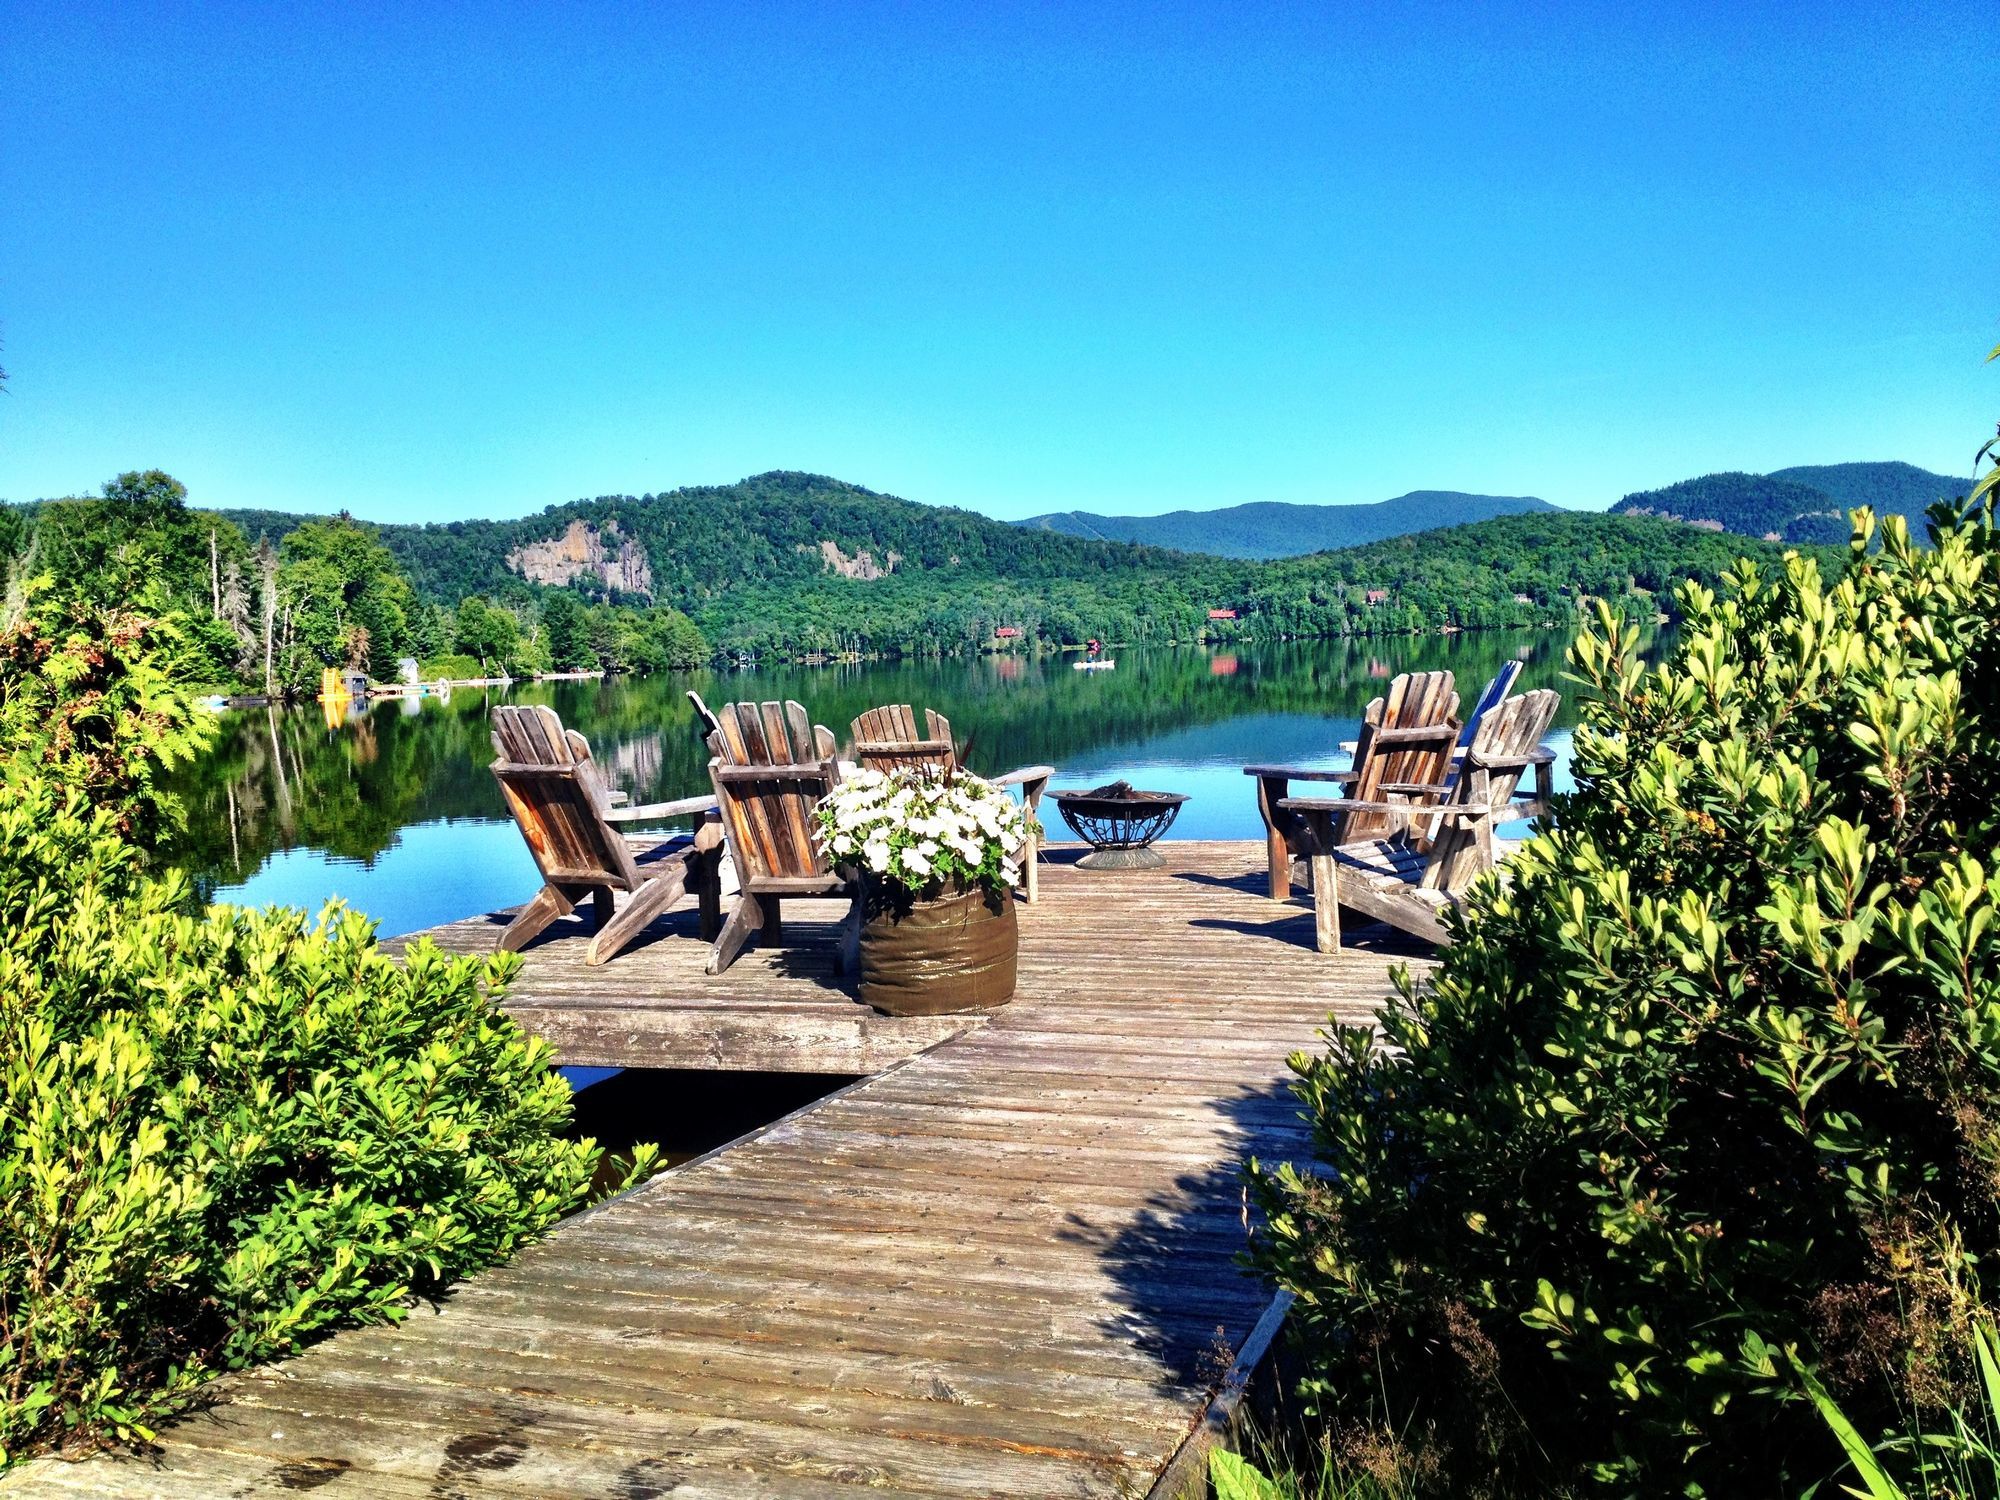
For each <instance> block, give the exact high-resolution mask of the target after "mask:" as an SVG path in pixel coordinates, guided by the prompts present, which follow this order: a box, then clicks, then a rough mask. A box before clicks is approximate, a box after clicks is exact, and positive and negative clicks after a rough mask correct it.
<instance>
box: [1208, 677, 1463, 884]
mask: <svg viewBox="0 0 2000 1500" xmlns="http://www.w3.org/2000/svg"><path fill="white" fill-rule="evenodd" d="M1457 712H1458V692H1457V689H1456V686H1455V682H1454V679H1453V677H1452V674H1451V673H1449V672H1406V673H1404V674H1403V675H1402V676H1400V677H1398V678H1396V679H1395V680H1394V681H1393V682H1391V683H1390V684H1389V691H1388V692H1387V693H1386V694H1385V695H1384V696H1382V697H1380V698H1377V699H1376V700H1375V701H1374V702H1372V703H1370V704H1369V705H1368V708H1367V711H1366V712H1365V713H1364V714H1363V715H1362V718H1361V737H1360V738H1359V739H1358V740H1356V741H1355V747H1354V765H1353V767H1352V769H1350V770H1346V771H1314V770H1307V769H1303V768H1300V767H1297V766H1245V767H1244V768H1243V774H1244V775H1246V776H1254V777H1256V778H1257V810H1258V812H1260V813H1262V814H1263V815H1264V842H1265V852H1266V858H1267V860H1268V862H1269V866H1270V879H1271V899H1272V900H1273V901H1284V900H1288V899H1290V897H1291V893H1292V861H1293V860H1295V859H1304V858H1306V857H1307V856H1308V855H1309V854H1310V852H1311V849H1310V845H1309V842H1308V838H1307V834H1306V830H1305V824H1304V820H1303V819H1302V818H1301V817H1300V816H1299V815H1298V814H1297V813H1293V812H1288V811H1287V810H1286V809H1285V807H1284V805H1283V804H1284V801H1285V799H1286V798H1287V797H1289V796H1290V795H1291V783H1292V782H1294V781H1330V782H1334V783H1336V784H1338V785H1340V786H1341V787H1343V788H1344V789H1345V791H1346V794H1347V796H1348V798H1349V799H1353V800H1358V801H1361V802H1368V803H1372V802H1374V801H1375V800H1376V799H1377V798H1379V797H1380V796H1381V795H1382V794H1383V792H1384V791H1386V790H1387V789H1389V788H1392V787H1404V786H1425V787H1435V786H1437V785H1438V784H1440V783H1441V782H1443V781H1444V779H1445V777H1446V776H1447V775H1448V774H1449V773H1450V769H1451V760H1452V752H1453V750H1454V748H1455V747H1456V745H1457V743H1458V731H1459V723H1458V720H1457V718H1455V717H1454V715H1456V714H1457ZM1389 826H1390V820H1389V819H1388V818H1386V817H1382V816H1379V815H1377V814H1375V813H1372V812H1368V811H1357V813H1356V821H1355V823H1354V825H1353V835H1354V836H1355V837H1357V838H1358V837H1361V836H1363V835H1367V834H1371V833H1375V832H1378V831H1382V830H1385V829H1387V828H1388V827H1389Z"/></svg>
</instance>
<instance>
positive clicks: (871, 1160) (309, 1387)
mask: <svg viewBox="0 0 2000 1500" xmlns="http://www.w3.org/2000/svg"><path fill="white" fill-rule="evenodd" d="M1162 848H1163V852H1165V853H1166V854H1167V855H1168V859H1169V862H1168V866H1167V868H1166V869H1164V870H1161V871H1155V872H1127V873H1120V874H1117V875H1109V876H1094V875H1090V874H1087V873H1085V872H1082V871H1079V870H1077V869H1075V868H1074V864H1073V860H1074V853H1075V851H1073V850H1064V849H1061V848H1058V849H1056V850H1054V851H1052V854H1051V859H1050V863H1049V867H1048V869H1047V870H1046V871H1045V873H1044V876H1043V879H1042V882H1041V890H1042V901H1041V902H1040V904H1038V905H1037V906H1035V907H1032V908H1027V907H1024V908H1022V909H1021V914H1020V916H1021V963H1020V973H1021V985H1020V991H1019V994H1018V996H1017V998H1016V1000H1015V1001H1014V1003H1012V1004H1011V1005H1008V1006H1006V1007H1003V1008H1001V1009H1000V1010H998V1011H996V1012H994V1013H993V1014H992V1015H991V1016H990V1017H973V1018H962V1017H946V1018H928V1024H926V1025H924V1026H915V1027H913V1026H907V1025H900V1024H897V1023H894V1022H892V1021H891V1020H890V1018H887V1017H880V1016H875V1015H874V1014H873V1013H872V1012H869V1011H867V1010H866V1009H865V1008H864V1007H861V1006H860V1005H859V1004H858V1003H857V1002H856V1001H855V999H854V998H853V995H852V992H851V991H850V990H848V989H847V988H845V987H844V985H843V984H842V982H841V981H838V980H836V979H835V978H834V976H833V975H832V972H831V965H830V963H828V962H827V961H826V955H825V953H823V952H821V951H820V948H821V947H822V946H823V945H820V944H818V943H817V942H816V940H817V939H818V938H819V937H820V936H822V935H824V936H825V937H827V938H828V939H830V936H831V931H832V928H831V925H830V922H828V921H827V920H825V914H822V913H809V912H806V911H804V910H801V911H800V912H799V914H798V915H799V917H800V918H801V920H800V921H798V922H796V923H795V922H794V921H793V920H792V918H793V912H792V911H791V910H790V909H789V908H788V910H787V913H786V916H787V928H788V932H789V933H790V934H791V935H792V936H793V937H794V938H798V939H803V940H804V945H803V946H801V947H797V948H779V949H776V950H765V949H761V948H753V949H752V950H751V951H750V952H749V953H748V954H746V955H745V956H744V958H743V959H741V960H739V962H738V963H737V964H736V966H735V967H734V968H732V969H731V970H730V971H729V972H728V974H726V975H723V976H719V977H717V978H715V979H709V978H708V977H707V976H704V975H701V973H700V963H701V954H702V945H701V944H700V943H699V942H698V941H696V940H695V939H694V938H693V937H692V934H691V930H690V931H682V930H681V929H682V927H683V926H684V925H687V923H688V922H689V921H691V919H685V920H684V919H683V917H682V916H680V915H675V916H673V917H670V918H669V919H667V920H666V921H664V922H662V923H660V924H656V930H654V931H652V932H649V933H648V934H647V935H646V937H645V938H644V939H642V940H641V942H640V943H638V944H635V945H634V947H633V948H631V949H630V950H628V951H627V952H626V953H625V954H623V955H621V956H620V957H619V958H618V959H616V960H614V961H613V962H612V963H611V964H608V965H605V966H603V967H602V968H599V969H585V968H584V966H583V965H582V964H581V962H580V957H581V949H582V947H583V941H584V940H583V937H582V935H581V932H580V924H571V925H570V928H565V927H563V926H561V925H559V927H558V928H557V929H556V931H555V934H554V935H553V936H552V937H550V938H549V939H547V940H545V941H544V942H542V943H541V944H538V945H536V946H534V947H532V948H530V950H529V951H528V953H527V954H526V955H525V959H524V964H523V969H522V973H521V977H520V980H519V982H518V983H517V984H516V986H515V987H514V990H513V993H512V994H511V995H510V996H509V998H508V1000H507V1004H508V1007H509V1009H510V1011H511V1012H512V1013H513V1014H515V1015H516V1016H517V1017H519V1018H520V1019H521V1020H522V1022H523V1024H525V1025H528V1026H530V1027H531V1028H533V1029H535V1030H537V1031H539V1032H540V1033H541V1034H543V1035H545V1036H548V1037H549V1038H550V1039H551V1040H552V1041H554V1042H555V1043H556V1045H557V1046H558V1048H559V1050H560V1052H561V1055H562V1058H563V1060H564V1061H565V1062H574V1063H583V1064H601V1065H606V1066H615V1065H619V1064H641V1063H643V1064H645V1065H650V1066H674V1067H709V1068H776V1069H783V1068H785V1067H787V1066H789V1067H792V1068H798V1069H803V1070H810V1071H814V1072H831V1073H842V1072H850V1073H868V1074H874V1075H875V1076H872V1077H869V1078H867V1079H866V1081H864V1082H861V1083H858V1084H856V1085H854V1086H852V1087H850V1088H848V1089H844V1090H842V1091H840V1092H839V1093H836V1094H834V1095H832V1096H830V1097H828V1098H827V1099H825V1100H822V1101H821V1102H820V1103H818V1104H816V1105H814V1106H811V1107H809V1108H808V1109H806V1110H804V1111H802V1112H800V1113H799V1114H797V1115H794V1116H792V1117H789V1118H788V1119H786V1120H784V1121H781V1122H778V1123H777V1124H775V1125H773V1126H771V1127H768V1128H766V1129H764V1130H762V1131H760V1132H756V1133H754V1134H753V1135H752V1136H750V1137H747V1138H745V1139H744V1140H743V1141H741V1142H738V1143H735V1144H733V1145H731V1146H729V1147H726V1148H724V1149H722V1150H720V1151H718V1152H713V1153H710V1154H709V1155H707V1156H705V1157H701V1158H698V1159H697V1160H695V1161H693V1162H690V1163H688V1164H686V1165H684V1166H682V1167H679V1168H676V1169H674V1170H672V1171H669V1172H666V1173H663V1174H661V1175H660V1176H658V1177H656V1178H654V1179H653V1180H652V1181H651V1182H648V1183H647V1184H645V1185H644V1186H642V1187H640V1188H638V1189H636V1190H635V1191H633V1192H631V1193H629V1194H627V1195H625V1196H624V1197H622V1198H619V1199H616V1200H613V1201H612V1202H610V1203H607V1204H603V1205H600V1206H599V1207H597V1208H596V1209H593V1210H590V1211H589V1212H586V1213H584V1214H581V1215H578V1216H577V1217H576V1218H574V1219H572V1220H570V1221H568V1222H566V1223H565V1224H563V1225H562V1226H560V1227H559V1228H558V1229H557V1230H556V1231H555V1232H554V1233H553V1234H551V1235H550V1236H548V1237H547V1238H546V1239H544V1240H543V1241H542V1242H540V1243H539V1244H536V1245H533V1246H530V1247H528V1248H527V1249H525V1250H524V1251H522V1252H521V1253H520V1254H519V1255H517V1256H516V1257H515V1258H514V1259H513V1260H512V1261H511V1262H509V1263H508V1264H507V1265H504V1266H499V1267H495V1268H494V1269H492V1270H490V1271H488V1272H486V1273H484V1274H483V1275H481V1276H478V1277H475V1278H473V1279H472V1280H471V1281H469V1282H467V1283H465V1284H464V1285H463V1286H461V1287H460V1288H458V1289H456V1290H455V1291H454V1292H453V1293H451V1294H450V1295H448V1296H447V1297H445V1298H444V1299H443V1300H442V1302H441V1303H440V1304H439V1305H436V1306H425V1307H422V1308H419V1309H417V1310H415V1311H414V1312H413V1313H412V1315H411V1317H410V1318H409V1319H408V1320H407V1321H406V1322H404V1323H403V1324H400V1325H397V1326H394V1327H383V1328H368V1329H356V1330H352V1331H349V1332H346V1333H342V1334H338V1335H336V1336H334V1337H333V1338H331V1339H329V1340H327V1341H325V1342H324V1343H322V1344H320V1345H319V1346H317V1347H316V1348H314V1349H310V1350H307V1351H306V1352H305V1353H303V1354H301V1355H299V1356H298V1357H296V1358H294V1359H291V1360H288V1361H285V1362H283V1363H282V1364H279V1365H275V1366H271V1367H268V1368H266V1369H262V1370H258V1371H254V1372H251V1373H248V1374H245V1375H241V1376H236V1377H231V1378H229V1379H227V1380H225V1381H221V1382H218V1383H217V1385H216V1386H215V1387H213V1388H211V1395H212V1397H213V1400H212V1401H211V1402H209V1403H207V1404H205V1406H204V1408H203V1409H201V1410H198V1411H196V1412H193V1413H191V1414H189V1415H188V1416H186V1417H184V1418H182V1419H180V1420H179V1421H177V1422H175V1423H173V1424H171V1425H169V1426H168V1427H167V1428H166V1429H165V1430H164V1431H163V1432H162V1433H161V1435H160V1445H159V1448H158V1451H157V1452H156V1453H155V1454H153V1455H151V1456H149V1457H143V1458H141V1457H131V1456H123V1457H100V1458H97V1459H94V1460H89V1461H86V1462H82V1463H76V1464H70V1463H63V1462H58V1461H43V1462H40V1463H36V1464H32V1465H28V1466H26V1467H25V1468H23V1469H22V1470H20V1471H18V1472H16V1473H15V1474H13V1475H11V1476H9V1477H8V1479H7V1480H5V1481H0V1494H4V1496H5V1497H6V1500H16V1497H18V1496H32V1495H50V1496H53V1495H76V1494H91V1495H105V1496H132V1497H138V1496H160V1497H173V1500H184V1497H185V1500H191V1497H195V1496H202V1497H206V1496H210V1495H225V1494H226V1495H231V1496H252V1495H267V1494H268V1495H280V1494H292V1493H297V1492H298V1491H300V1490H316V1491H322V1492H324V1493H325V1494H326V1495H327V1496H329V1497H334V1500H340V1497H348V1496H352V1497H357V1500H359V1497H368V1496H377V1495H380V1496H385V1497H392V1500H393V1497H404V1496H408V1497H417V1496H422V1497H425V1500H472V1497H476V1496H485V1495H491V1496H504V1497H514V1496H527V1495H576V1496H606V1497H620V1500H634V1497H651V1496H665V1495H675V1496H688V1497H696V1500H698V1497H704V1496H721V1495H730V1496H745V1497H752V1500H754V1497H760V1496H762V1497H771V1500H790V1497H793V1496H804V1495H825V1496H831V1497H838V1496H841V1495H845V1494H849V1493H853V1494H857V1495H858V1494H860V1493H862V1492H864V1491H865V1492H867V1493H868V1494H871V1495H904V1496H911V1497H915V1496H930V1497H937V1496H957V1497H966V1496H998V1495H1007V1496H1024V1495H1037V1496H1040V1495H1047V1496H1075V1497H1106V1500H1110V1497H1129V1496H1138V1495H1145V1494H1147V1493H1148V1492H1149V1490H1150V1489H1151V1487H1152V1486H1153V1484H1154V1483H1155V1481H1156V1480H1157V1479H1158V1478H1159V1476H1160V1475H1161V1474H1162V1473H1163V1472H1165V1471H1166V1469H1167V1467H1168V1465H1169V1464H1170V1463H1171V1461H1172V1459H1173V1457H1174V1454H1175V1452H1176V1450H1177V1449H1178V1447H1179V1445H1180V1444H1181V1442H1182V1441H1183V1439H1184V1438H1185V1437H1186V1436H1187V1435H1188V1434H1189V1432H1191V1431H1192V1430H1194V1428H1195V1427H1196V1425H1197V1424H1198V1423H1199V1422H1200V1420H1201V1418H1202V1415H1203V1412H1204V1409H1205V1406H1206V1403H1207V1401H1208V1399H1209V1397H1210V1395H1211V1393H1212V1392H1213V1390H1214V1388H1215V1384H1216V1382H1217V1380H1218V1379H1219V1377H1220V1375H1221V1373H1222V1371H1223V1370H1224V1369H1225V1368H1226V1367H1227V1366H1228V1364H1229V1362H1230V1359H1231V1357H1232V1355H1233V1353H1234V1351H1236V1350H1237V1349H1238V1348H1239V1347H1240V1346H1241V1345H1242V1344H1243V1342H1244V1340H1245V1339H1246V1338H1247V1337H1248V1336H1249V1335H1250V1333H1251V1330H1252V1328H1253V1326H1255V1325H1256V1324H1257V1323H1258V1321H1259V1319H1260V1317H1261V1316H1262V1315H1263V1314H1264V1312H1265V1310H1266V1308H1267V1306H1268V1305H1269V1301H1270V1296H1269V1291H1268V1289H1267V1288H1265V1287H1264V1286H1262V1285H1260V1284H1259V1283H1258V1282H1257V1281H1256V1280H1255V1279H1254V1278H1253V1277H1251V1276H1249V1275H1248V1274H1246V1273H1245V1272H1244V1271H1243V1270H1242V1268H1241V1267H1240V1265H1239V1264H1238V1262H1237V1256H1238V1254H1239V1252H1240V1251H1241V1249H1242V1247H1243V1245H1244V1243H1245V1219H1244V1214H1245V1207H1244V1203H1243V1199H1242V1188H1241V1180H1240V1176H1239V1167H1240V1163H1241V1161H1242V1159H1243V1157H1244V1156H1245V1155H1247V1154H1250V1153H1255V1154H1257V1155H1259V1156H1262V1157H1264V1158H1266V1159H1282V1158H1286V1157H1290V1158H1293V1159H1297V1158H1299V1157H1301V1156H1303V1155H1304V1154H1306V1153H1307V1152H1309V1150H1310V1135H1309V1131H1308V1129H1307V1126H1306V1123H1305V1122H1304V1121H1303V1120H1302V1119H1301V1118H1300V1116H1299V1110H1298V1106H1297V1103H1296V1101H1295V1100H1293V1099H1292V1097H1291V1095H1290V1093H1289V1090H1288V1087H1287V1083H1288V1079H1289V1076H1290V1075H1289V1071H1288V1069H1287V1067H1286V1064H1285V1059H1286V1056H1287V1055H1288V1054H1289V1053H1291V1052H1293V1051H1296V1050H1298V1049H1300V1048H1310V1047H1312V1046H1313V1045H1314V1044H1315V1039H1316V1036H1317V1033H1318V1032H1319V1030H1320V1029H1321V1028H1322V1027H1323V1026H1325V1025H1326V1024H1327V1023H1328V1021H1329V1018H1336V1019H1338V1020H1340V1021H1343V1022H1357V1021H1364V1020H1366V1019H1368V1018H1369V1017H1370V1016H1371V1015H1372V1013H1373V1011H1374V1010H1375V1008H1376V1007H1377V1006H1379V1005H1380V1004H1381V1003H1382V1002H1383V1001H1384V1000H1385V999H1387V998H1388V997H1389V996H1390V995H1391V994H1392V993H1393V985H1392V981H1391V978H1390V972H1391V969H1392V967H1393V966H1395V965H1396V964H1398V963H1403V962H1409V963H1411V964H1413V965H1414V966H1415V967H1417V968H1419V969H1421V968H1422V967H1423V965H1424V964H1425V963H1427V962H1428V957H1427V955H1426V950H1424V949H1423V948H1421V947H1420V946H1416V945H1411V944H1408V943H1406V942H1403V941H1402V940H1399V939H1395V938H1392V937H1389V936H1388V935H1387V934H1386V933H1380V934H1377V933H1369V934H1361V935H1358V940H1357V941H1355V942H1351V943H1350V944H1349V946H1348V947H1347V948H1346V949H1345V950H1344V951H1343V952H1342V953H1340V954H1337V955H1322V954H1319V953H1316V952H1314V951H1313V948H1312V919H1311V913H1310V911H1309V909H1308V908H1307V906H1306V905H1305V902H1304V900H1303V899H1299V900H1295V901H1293V902H1291V903H1288V904H1274V903H1272V902H1270V901H1268V900H1266V899H1265V898H1264V897H1263V896H1261V895H1260V894H1259V890H1260V882H1261V876H1262V870H1263V861H1264V850H1263V846H1262V845H1261V844H1257V845H1252V844H1247V843H1236V844H1202V843H1179V844H1170V845H1165V846H1162ZM805 905H806V903H800V906H801V907H802V908H803V907H804V906H805ZM500 920H501V919H499V918H479V919H475V920H473V921H469V922H458V923H453V924H450V925H449V926H447V927H444V928H440V929H436V930H435V931H434V932H433V933H432V934H430V936H432V937H434V938H435V939H436V940H437V941H438V942H439V943H440V945H442V946H444V947H447V948H450V949H453V950H455V951H466V952H472V951H481V950H482V949H484V948H486V947H489V946H490V944H491V941H492V936H493V934H494V933H495V932H496V931H498V924H499V921H500ZM571 928H576V929H579V930H571Z"/></svg>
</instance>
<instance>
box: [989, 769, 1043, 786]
mask: <svg viewBox="0 0 2000 1500" xmlns="http://www.w3.org/2000/svg"><path fill="white" fill-rule="evenodd" d="M1055 774H1056V768H1055V767H1054V766H1023V767H1021V769H1020V770H1018V771H1009V772H1008V773H1007V774H1006V775H1005V776H989V777H988V778H987V780H989V781H991V782H992V783H993V784H994V785H995V786H1026V785H1027V784H1028V783H1029V782H1031V781H1041V782H1046V781H1047V780H1048V779H1049V778H1050V777H1051V776H1053V775H1055Z"/></svg>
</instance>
